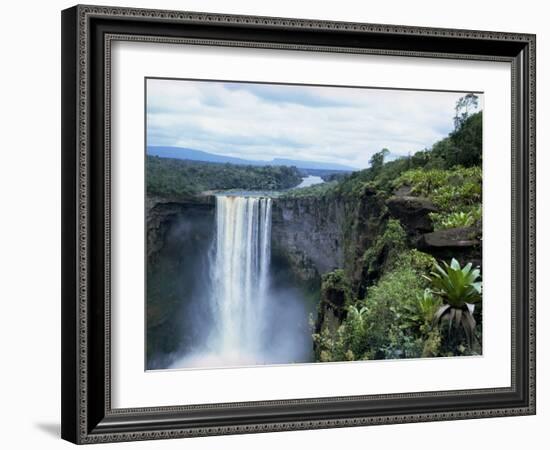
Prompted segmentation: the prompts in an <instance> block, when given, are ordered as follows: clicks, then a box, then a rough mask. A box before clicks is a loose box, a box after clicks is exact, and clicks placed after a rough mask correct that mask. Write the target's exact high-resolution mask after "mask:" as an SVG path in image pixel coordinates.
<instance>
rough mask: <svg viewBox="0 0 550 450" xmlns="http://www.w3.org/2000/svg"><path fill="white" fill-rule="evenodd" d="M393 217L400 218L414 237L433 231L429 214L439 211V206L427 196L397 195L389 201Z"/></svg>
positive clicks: (389, 208) (408, 232) (388, 204)
mask: <svg viewBox="0 0 550 450" xmlns="http://www.w3.org/2000/svg"><path fill="white" fill-rule="evenodd" d="M386 204H387V206H388V210H389V212H390V214H391V215H392V217H394V218H396V219H399V221H400V222H401V225H402V226H403V227H404V228H405V230H406V231H407V234H409V235H410V236H412V237H417V236H418V235H420V234H423V233H429V232H431V231H433V229H434V227H433V223H432V220H431V219H430V216H429V214H430V213H433V212H437V208H436V207H435V205H434V204H433V203H432V202H431V200H428V199H427V198H422V197H413V196H410V195H395V196H393V197H390V198H389V199H388V200H387V202H386Z"/></svg>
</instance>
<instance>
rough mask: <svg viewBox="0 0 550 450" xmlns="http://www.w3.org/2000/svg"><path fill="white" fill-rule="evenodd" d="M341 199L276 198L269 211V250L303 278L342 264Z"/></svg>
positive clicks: (315, 275)
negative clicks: (270, 215)
mask: <svg viewBox="0 0 550 450" xmlns="http://www.w3.org/2000/svg"><path fill="white" fill-rule="evenodd" d="M343 220H344V209H343V205H342V204H341V203H340V202H333V201H327V200H326V199H317V198H289V199H275V200H274V202H273V210H272V222H271V223H272V225H271V226H272V229H271V240H272V251H273V253H274V254H275V255H276V256H277V255H278V256H282V257H284V258H285V259H286V260H287V261H288V262H289V263H290V265H291V266H292V268H293V270H294V272H295V274H296V275H297V276H298V278H300V279H301V280H303V281H309V280H312V279H314V278H316V277H318V276H319V275H321V274H323V273H325V272H330V271H331V270H333V269H335V268H337V267H342V265H343V262H344V260H343V258H344V253H343V248H342V240H343V234H342V224H343Z"/></svg>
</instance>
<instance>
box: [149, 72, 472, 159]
mask: <svg viewBox="0 0 550 450" xmlns="http://www.w3.org/2000/svg"><path fill="white" fill-rule="evenodd" d="M466 93H467V92H434V91H409V90H391V89H378V88H347V87H325V86H305V85H277V84H261V83H242V82H217V81H191V80H171V79H148V80H147V99H146V101H147V104H146V108H147V109H146V113H147V146H148V147H180V148H187V149H193V150H199V151H203V152H207V153H211V154H216V155H220V156H225V157H233V158H241V159H245V160H253V161H254V160H256V161H270V160H272V159H291V160H299V161H304V162H307V161H315V162H320V163H330V164H339V165H345V166H349V167H353V168H356V169H363V168H366V167H368V161H369V159H370V158H371V156H372V155H373V154H374V153H376V152H378V151H380V150H381V149H382V148H387V149H388V150H389V151H390V158H389V159H395V158H398V157H400V156H407V155H408V154H414V153H415V152H417V151H420V150H423V149H424V148H429V147H431V145H432V144H433V143H435V142H436V141H438V140H440V139H442V138H444V137H446V136H447V135H448V134H449V133H450V132H451V131H452V130H453V116H454V106H455V103H456V101H457V100H458V99H459V98H460V97H462V96H464V95H465V94H466ZM479 97H480V100H481V101H480V107H479V110H481V109H482V106H481V105H482V94H479Z"/></svg>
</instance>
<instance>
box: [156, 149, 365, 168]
mask: <svg viewBox="0 0 550 450" xmlns="http://www.w3.org/2000/svg"><path fill="white" fill-rule="evenodd" d="M147 154H148V155H151V156H159V157H161V158H175V159H187V160H191V161H205V162H213V163H221V164H224V163H230V164H239V165H251V166H295V167H297V168H298V169H318V170H329V171H341V172H353V171H356V170H358V169H356V168H354V167H350V166H345V165H342V164H333V163H325V162H319V161H301V160H295V159H283V158H274V159H272V160H270V161H260V160H249V159H243V158H236V157H233V156H224V155H218V154H215V153H208V152H203V151H202V150H194V149H191V148H184V147H157V146H149V147H147Z"/></svg>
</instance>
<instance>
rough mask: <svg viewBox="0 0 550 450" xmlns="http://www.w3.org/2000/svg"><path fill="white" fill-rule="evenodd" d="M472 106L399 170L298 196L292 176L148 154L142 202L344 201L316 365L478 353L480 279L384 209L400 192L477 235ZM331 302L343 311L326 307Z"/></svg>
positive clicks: (373, 165)
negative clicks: (252, 193) (255, 193)
mask: <svg viewBox="0 0 550 450" xmlns="http://www.w3.org/2000/svg"><path fill="white" fill-rule="evenodd" d="M474 105H477V97H476V96H475V95H473V94H468V95H466V96H464V97H463V98H462V99H460V100H459V101H458V102H457V104H456V108H455V114H454V129H453V131H452V132H451V133H450V134H449V135H448V136H447V137H445V138H444V139H442V140H440V141H438V142H436V143H435V144H433V145H432V147H431V148H427V149H424V150H422V151H420V152H416V153H415V154H412V155H409V156H407V157H402V158H399V159H395V160H392V161H386V158H387V156H388V154H389V153H390V152H389V150H388V149H382V150H381V151H379V152H378V153H376V154H374V155H373V156H372V158H371V160H370V167H369V168H367V169H365V170H361V171H357V172H353V173H351V174H349V175H338V176H336V177H333V178H332V179H330V178H329V181H327V182H325V183H323V184H319V185H314V186H311V187H308V188H300V189H291V188H292V187H294V186H296V185H298V184H299V183H300V181H301V179H302V175H301V173H300V171H299V170H298V169H296V168H295V167H285V166H271V167H269V166H268V167H255V166H238V165H232V164H214V163H202V162H195V161H182V160H175V159H165V158H158V157H151V156H148V157H147V192H148V194H149V195H158V196H164V197H178V198H187V197H193V196H195V195H197V194H199V193H200V192H203V191H206V190H218V189H220V190H221V189H242V190H279V191H283V192H280V193H279V198H281V199H294V200H295V201H301V199H311V200H313V201H316V200H320V201H322V204H326V202H331V201H334V202H341V204H343V205H344V230H343V236H344V239H343V242H341V245H342V246H343V254H344V267H340V268H338V269H336V270H334V271H332V272H329V273H324V274H320V277H321V280H320V283H319V284H320V287H319V288H318V291H316V292H318V294H316V295H318V313H317V317H314V316H311V318H310V322H311V327H312V340H313V348H314V353H315V360H316V361H322V362H329V361H353V360H365V359H395V358H418V357H440V356H456V355H478V354H481V350H482V334H481V331H482V325H483V315H482V302H481V299H482V295H481V291H482V273H481V272H480V269H479V268H478V267H475V265H474V264H472V263H474V262H475V261H470V260H467V259H465V257H464V255H458V254H457V255H451V256H450V257H449V258H448V259H446V260H436V259H435V258H434V257H433V256H431V255H430V254H427V253H424V252H422V251H421V250H420V249H419V248H418V247H417V240H416V237H414V236H411V235H410V232H409V231H408V230H407V226H406V224H405V223H401V222H400V220H399V219H397V218H395V217H392V216H391V214H389V213H388V207H387V206H386V201H387V200H388V199H389V198H390V197H392V196H395V195H396V194H397V193H398V192H400V193H401V194H399V195H406V196H415V197H423V198H425V199H428V200H430V201H431V202H432V203H433V205H435V207H436V208H437V211H436V212H432V213H430V218H431V220H432V222H433V226H434V229H435V230H436V231H438V230H439V231H441V230H443V231H444V230H452V229H458V228H467V229H472V230H478V231H477V235H478V236H479V235H480V234H481V231H480V230H481V205H482V169H481V168H482V112H476V113H472V114H471V113H470V111H471V109H472V106H474ZM308 201H309V200H308ZM373 211H374V212H373ZM372 230H374V232H373V231H372ZM480 259H481V250H479V255H477V256H476V260H477V261H478V263H479V260H480ZM334 298H337V299H341V300H342V305H343V306H342V308H341V310H338V311H336V310H334V311H333V310H331V309H330V308H327V307H326V305H327V304H330V303H331V299H334Z"/></svg>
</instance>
